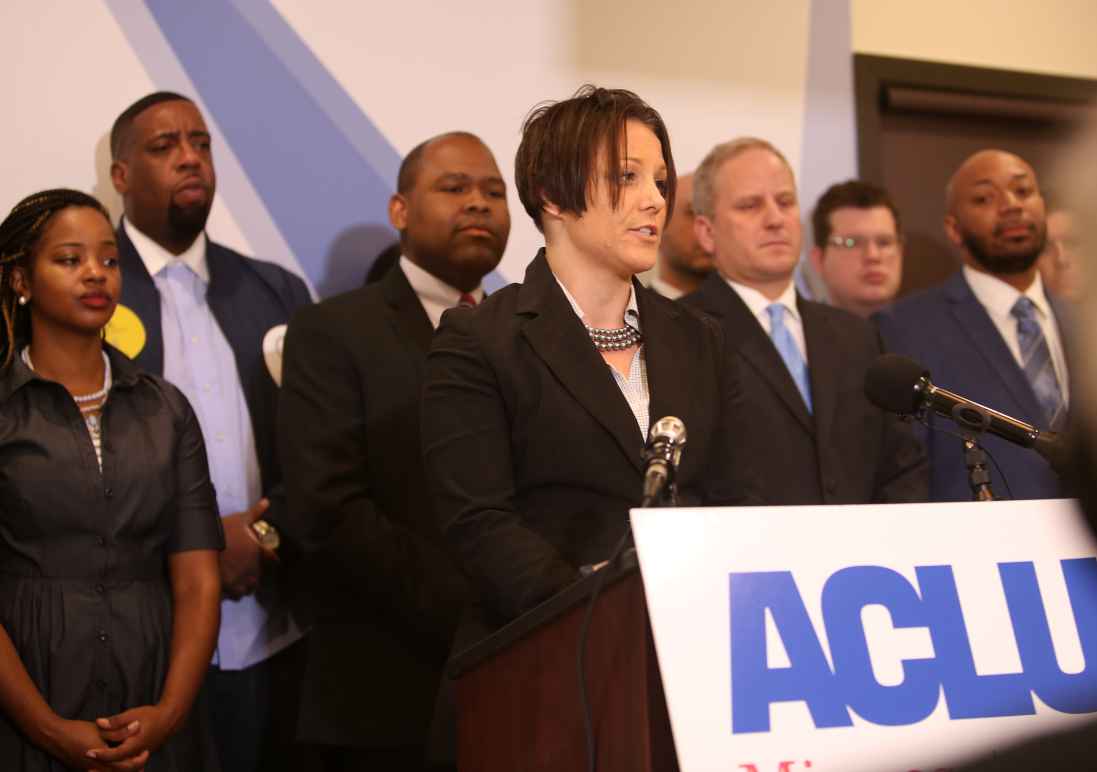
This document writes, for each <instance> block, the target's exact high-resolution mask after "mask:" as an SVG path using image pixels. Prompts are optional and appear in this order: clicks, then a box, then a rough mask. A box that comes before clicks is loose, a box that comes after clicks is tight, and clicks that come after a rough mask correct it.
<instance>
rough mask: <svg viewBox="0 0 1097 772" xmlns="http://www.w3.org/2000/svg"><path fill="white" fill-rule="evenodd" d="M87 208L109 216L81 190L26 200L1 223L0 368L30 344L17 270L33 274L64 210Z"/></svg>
mask: <svg viewBox="0 0 1097 772" xmlns="http://www.w3.org/2000/svg"><path fill="white" fill-rule="evenodd" d="M70 206H78V207H88V208H90V209H95V210H96V211H98V212H100V213H101V214H102V215H103V216H104V217H105V218H107V222H110V215H109V214H108V213H107V210H106V209H105V208H104V207H103V205H102V204H101V203H99V200H98V199H96V198H94V197H93V196H89V195H88V194H87V193H82V192H80V191H79V190H69V189H67V188H56V189H54V190H44V191H42V192H41V193H34V194H32V195H29V196H27V197H26V198H24V199H23V200H22V201H20V202H19V203H18V204H16V205H15V208H14V209H12V210H11V212H10V213H9V214H8V216H7V217H6V218H4V221H3V222H2V223H0V319H2V322H3V324H2V325H0V367H7V366H8V365H9V364H11V360H12V359H13V357H14V356H15V352H16V351H18V349H19V347H20V346H21V345H23V344H24V343H26V342H27V341H29V340H30V311H29V310H28V309H27V308H26V307H25V306H21V305H19V294H18V293H17V292H16V291H15V285H14V284H13V277H14V274H15V269H17V268H19V269H22V271H23V274H24V276H26V275H29V274H30V270H31V265H32V262H33V257H34V250H35V248H36V247H37V246H38V241H39V239H40V238H41V237H42V234H43V233H44V232H45V230H46V226H47V225H49V222H50V220H51V219H52V218H53V216H54V215H55V214H57V213H58V212H60V211H61V210H62V209H67V208H69V207H70Z"/></svg>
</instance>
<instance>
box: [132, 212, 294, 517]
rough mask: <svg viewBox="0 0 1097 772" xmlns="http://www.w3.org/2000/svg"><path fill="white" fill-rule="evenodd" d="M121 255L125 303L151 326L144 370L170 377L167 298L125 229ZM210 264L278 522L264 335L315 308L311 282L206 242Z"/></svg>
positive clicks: (213, 302) (271, 388)
mask: <svg viewBox="0 0 1097 772" xmlns="http://www.w3.org/2000/svg"><path fill="white" fill-rule="evenodd" d="M118 254H119V260H120V263H121V267H122V304H123V305H125V306H126V307H128V308H129V309H130V310H132V311H133V312H134V313H135V314H137V316H138V318H139V319H140V320H141V324H142V325H144V327H145V334H146V341H145V346H144V348H142V349H141V351H140V352H138V354H137V356H136V357H134V360H135V361H136V362H137V365H138V367H140V368H141V369H143V370H147V371H149V372H151V373H155V374H156V375H163V373H164V337H163V331H162V330H161V326H160V292H159V291H158V290H157V289H156V285H155V284H154V283H153V280H152V277H151V276H149V272H148V270H147V269H146V268H145V263H144V261H142V260H141V256H140V255H139V254H138V253H137V249H136V248H135V247H134V246H133V242H132V241H130V239H129V237H128V236H127V235H126V231H125V228H121V227H120V228H119V229H118ZM206 262H207V263H208V265H209V274H210V282H209V289H208V290H207V295H206V300H207V302H208V303H209V306H210V310H211V311H212V312H213V316H214V318H215V319H216V320H217V325H218V326H219V327H220V328H221V331H222V332H223V333H224V334H225V338H226V339H227V340H228V342H229V346H231V347H232V352H233V355H234V357H235V358H236V370H237V372H238V373H239V376H240V384H241V386H242V387H243V389H244V398H245V400H246V401H247V404H248V412H249V414H250V415H251V426H252V431H253V433H254V434H255V448H256V452H257V454H258V456H259V472H260V475H261V477H262V482H263V493H264V495H265V496H267V497H268V498H270V502H271V508H270V510H268V513H267V518H268V519H269V520H271V521H272V522H278V521H279V519H280V518H281V516H282V511H283V509H284V499H285V497H284V495H281V493H280V487H281V481H282V475H281V473H280V471H279V469H280V467H279V464H278V446H277V444H276V442H277V438H276V436H275V411H276V408H277V404H278V387H277V385H276V384H275V382H274V379H273V378H272V377H271V375H270V372H269V371H268V370H267V366H266V363H265V361H264V359H263V336H264V335H266V334H267V331H268V330H270V328H271V327H276V326H277V325H280V324H286V323H287V322H288V321H289V318H290V316H292V314H293V312H294V311H295V310H297V309H298V308H300V307H301V306H303V305H306V304H308V303H310V302H311V298H310V296H309V291H308V288H307V287H306V286H305V283H304V282H303V281H301V279H300V278H299V277H297V276H295V275H294V274H292V273H290V272H289V271H287V270H286V269H285V268H282V267H281V266H277V265H274V264H273V263H266V262H263V261H261V260H255V259H253V258H250V257H244V256H243V255H241V254H240V253H239V252H235V251H233V250H231V249H229V248H228V247H225V246H222V245H220V244H217V243H215V242H213V241H208V242H207V246H206ZM276 489H279V490H276Z"/></svg>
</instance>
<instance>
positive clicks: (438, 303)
mask: <svg viewBox="0 0 1097 772" xmlns="http://www.w3.org/2000/svg"><path fill="white" fill-rule="evenodd" d="M400 270H402V271H403V272H404V276H406V277H407V280H408V284H410V285H411V288H412V290H414V291H415V294H416V295H417V296H418V297H419V302H420V303H422V304H423V310H424V311H426V312H427V317H428V318H429V319H430V326H431V327H433V328H434V329H436V330H437V329H438V325H439V323H440V322H441V321H442V314H443V313H445V312H446V311H447V310H448V309H450V308H453V307H454V306H456V305H457V303H458V301H460V299H461V295H463V294H465V293H463V292H461V290H459V289H455V288H454V287H451V286H449V285H448V284H446V283H445V282H444V281H442V280H441V279H439V278H438V277H437V276H435V275H434V274H432V273H429V272H428V271H426V270H424V269H422V268H420V267H419V266H418V265H416V264H415V263H413V262H412V261H411V260H409V259H408V258H407V257H406V256H404V255H401V256H400ZM469 294H470V295H471V296H472V297H474V298H475V299H476V303H477V305H479V304H480V303H481V302H483V300H484V288H483V287H477V288H476V289H474V290H473V291H472V292H470V293H469Z"/></svg>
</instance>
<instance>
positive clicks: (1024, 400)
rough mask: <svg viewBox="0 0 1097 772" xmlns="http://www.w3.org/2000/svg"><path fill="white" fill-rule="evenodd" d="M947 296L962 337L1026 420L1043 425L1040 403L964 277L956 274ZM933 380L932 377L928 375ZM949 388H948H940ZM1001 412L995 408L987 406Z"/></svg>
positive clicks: (944, 385) (946, 385) (995, 406)
mask: <svg viewBox="0 0 1097 772" xmlns="http://www.w3.org/2000/svg"><path fill="white" fill-rule="evenodd" d="M947 296H948V299H949V301H950V302H951V308H952V314H953V317H954V318H955V319H956V324H957V326H958V327H959V329H960V330H962V331H963V334H964V335H967V336H968V338H969V339H970V340H971V342H972V346H973V347H974V349H975V350H976V351H978V352H979V355H980V356H981V357H982V358H983V360H984V361H985V362H986V364H987V365H988V366H989V367H990V368H991V369H992V370H993V371H994V373H995V375H996V376H997V378H998V381H999V382H1000V383H1001V384H1002V385H1003V386H1004V387H1005V389H1006V391H1008V392H1009V394H1010V396H1011V397H1013V399H1014V400H1015V401H1016V403H1017V404H1018V405H1020V406H1021V410H1022V411H1023V413H1024V414H1025V416H1026V417H1027V418H1028V419H1029V420H1030V421H1031V420H1035V421H1036V423H1042V422H1041V421H1040V420H1039V419H1038V416H1042V415H1043V410H1042V408H1041V407H1040V403H1039V402H1038V401H1037V400H1036V394H1035V393H1034V392H1033V391H1032V386H1030V385H1029V382H1028V378H1027V377H1026V376H1025V373H1024V371H1023V370H1022V369H1021V368H1020V366H1019V365H1018V364H1017V360H1016V359H1014V358H1013V354H1012V353H1011V352H1010V350H1009V347H1008V346H1006V342H1005V341H1004V340H1002V335H1001V333H999V332H998V328H997V327H995V326H994V322H993V321H992V320H991V318H990V315H989V314H987V312H986V309H985V308H983V304H982V303H980V302H979V299H978V298H976V297H975V293H973V292H972V291H971V287H969V286H968V283H967V281H965V280H964V275H963V273H959V274H957V275H956V276H955V277H954V278H953V279H952V280H951V281H950V285H949V287H948V289H947ZM931 376H932V374H931ZM940 385H941V386H942V387H944V388H946V389H947V388H949V384H946V383H942V384H940ZM989 407H993V408H996V409H999V410H1001V409H1002V408H1001V407H999V406H998V405H990V406H989Z"/></svg>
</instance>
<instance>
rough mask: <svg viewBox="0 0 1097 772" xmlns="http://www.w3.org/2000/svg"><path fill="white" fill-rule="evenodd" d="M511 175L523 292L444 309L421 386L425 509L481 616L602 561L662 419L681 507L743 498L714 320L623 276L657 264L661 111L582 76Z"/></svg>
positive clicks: (664, 209) (525, 146) (664, 138)
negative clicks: (537, 234)
mask: <svg viewBox="0 0 1097 772" xmlns="http://www.w3.org/2000/svg"><path fill="white" fill-rule="evenodd" d="M515 181H516V183H517V186H518V195H519V197H520V198H521V200H522V204H523V205H524V206H525V209H526V211H527V212H528V213H529V215H530V217H531V218H532V219H533V221H534V223H535V224H536V225H537V227H538V228H539V229H540V230H541V232H542V233H544V236H545V248H544V249H542V250H541V251H540V252H539V253H538V254H537V256H536V257H535V258H534V259H533V261H532V262H531V263H530V265H529V267H528V268H527V269H526V275H525V279H524V281H523V283H522V284H515V285H511V286H510V287H507V288H505V289H503V290H500V291H499V292H496V293H494V294H492V295H491V297H489V298H487V299H486V300H485V301H484V303H483V304H482V305H481V306H480V307H478V308H476V309H475V310H461V309H457V310H454V311H448V312H446V314H445V315H444V316H443V318H442V323H441V326H440V327H439V329H438V332H437V333H436V335H435V337H434V342H433V345H432V347H431V352H430V356H429V357H428V360H427V373H426V385H425V387H424V395H423V420H422V434H423V453H424V458H425V460H426V465H427V472H428V475H429V476H430V477H431V480H432V483H433V485H434V491H435V498H436V501H437V509H438V513H439V516H440V517H441V518H442V526H443V528H444V530H445V533H446V536H447V538H448V539H449V540H450V542H451V544H452V545H453V546H454V548H455V549H456V551H457V553H458V555H459V557H460V559H461V562H462V564H463V566H464V568H465V570H466V571H467V573H468V575H469V576H470V577H471V578H472V579H473V581H474V582H476V584H477V586H478V587H479V589H480V599H479V600H480V603H481V604H482V607H483V611H485V612H486V613H487V618H486V619H484V620H483V621H484V622H487V623H488V626H489V627H490V626H496V625H498V624H500V623H502V622H505V621H506V620H508V619H510V618H513V617H515V616H517V615H519V614H521V613H522V612H524V611H527V610H529V609H530V608H532V607H533V606H534V605H536V604H538V603H539V602H541V601H543V600H545V599H546V598H548V597H549V596H551V595H552V594H554V593H556V592H558V591H559V590H561V589H562V588H563V587H565V586H566V585H568V584H569V583H571V582H573V581H575V580H576V579H577V578H579V577H580V576H581V575H582V574H583V573H584V570H590V569H591V568H596V567H598V566H599V565H600V564H602V563H603V562H604V561H606V560H607V559H608V558H609V557H610V555H611V552H612V550H613V546H614V545H615V544H616V543H618V542H619V541H620V539H621V537H622V535H623V534H624V533H625V529H626V527H627V523H628V510H629V508H630V507H635V506H639V504H640V501H641V494H642V488H643V461H642V454H643V451H644V440H645V437H646V436H647V434H648V430H649V427H650V425H651V424H652V423H654V422H655V421H657V420H659V419H660V418H661V417H664V416H670V415H673V416H676V417H678V418H680V419H682V420H683V421H684V422H685V425H686V427H687V429H688V433H689V442H688V445H687V446H686V448H685V452H684V454H683V456H682V462H681V466H680V467H679V470H678V478H677V482H678V486H679V498H680V500H681V501H682V503H691V504H709V505H713V504H719V505H728V504H736V503H745V502H746V501H748V500H753V499H754V496H753V494H752V492H751V491H752V490H753V488H754V486H753V485H752V484H751V482H750V480H751V475H749V474H747V472H746V465H747V463H748V459H747V454H746V453H744V452H743V441H744V438H743V432H742V431H741V423H740V420H739V417H740V416H741V412H740V411H741V410H742V409H743V408H742V404H741V403H742V398H741V396H740V388H739V380H738V375H737V372H738V371H737V370H736V369H735V367H734V365H733V363H732V359H731V357H730V356H727V355H726V353H725V351H724V345H723V338H722V336H721V333H720V329H719V327H718V326H717V325H716V324H714V323H712V322H711V320H706V319H703V318H701V317H700V316H698V315H697V314H696V313H695V312H694V311H692V310H690V309H689V308H686V307H684V306H681V305H678V304H675V303H673V302H671V301H669V300H667V299H666V298H663V297H661V296H659V295H657V294H656V293H654V292H652V291H651V290H648V289H645V288H644V287H642V286H641V285H640V283H639V282H638V281H637V280H636V278H635V276H636V274H638V273H641V272H642V271H645V270H648V269H649V268H651V267H652V266H653V265H654V264H655V259H656V255H657V253H658V248H659V239H660V237H661V235H662V231H663V227H664V225H665V223H666V219H667V213H668V211H670V210H671V209H672V208H673V202H674V193H675V183H676V178H675V172H674V159H673V157H672V155H671V150H670V139H669V137H668V135H667V130H666V127H665V126H664V124H663V120H662V118H661V117H660V116H659V114H658V113H657V112H656V111H655V110H654V109H653V108H651V107H650V106H649V105H647V104H645V103H644V102H643V101H642V100H641V99H640V98H639V97H638V96H637V95H636V94H633V93H631V92H628V91H623V90H610V89H601V88H593V87H585V88H583V89H581V90H580V91H579V92H578V93H577V94H576V95H575V96H574V97H572V98H571V99H567V100H564V101H562V102H557V103H555V104H547V105H543V106H541V107H539V108H537V109H536V110H535V111H534V112H533V113H532V114H531V115H530V117H529V118H528V119H527V121H526V124H525V126H524V127H523V131H522V142H521V145H520V146H519V148H518V155H517V158H516V160H515ZM479 611H480V609H473V611H471V612H470V616H476V615H477V614H478V613H479ZM470 629H471V628H470ZM471 634H472V633H470V632H469V630H468V629H466V630H465V631H463V633H462V635H463V636H471Z"/></svg>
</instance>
